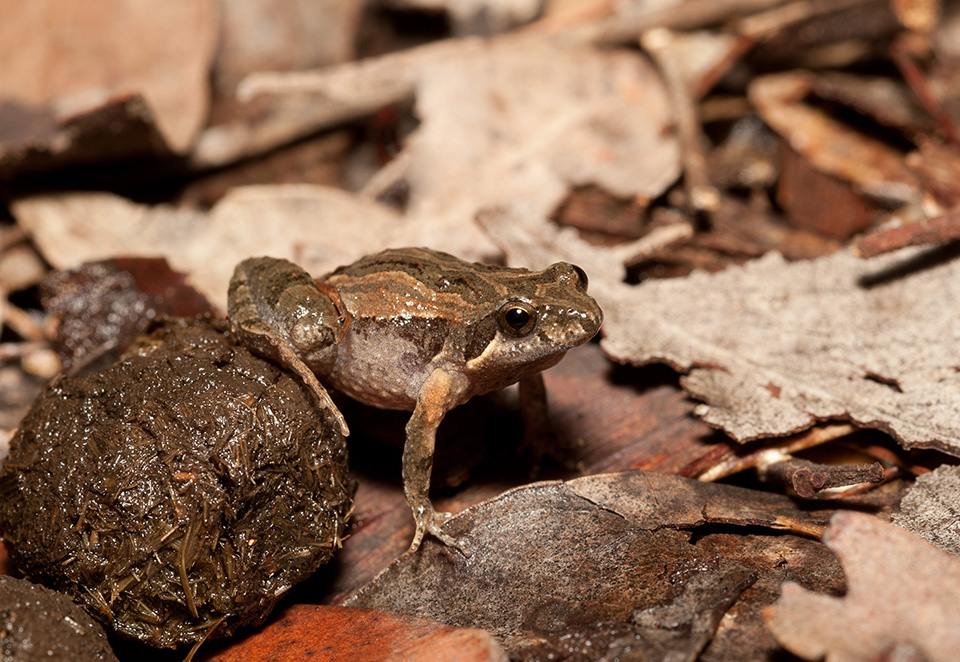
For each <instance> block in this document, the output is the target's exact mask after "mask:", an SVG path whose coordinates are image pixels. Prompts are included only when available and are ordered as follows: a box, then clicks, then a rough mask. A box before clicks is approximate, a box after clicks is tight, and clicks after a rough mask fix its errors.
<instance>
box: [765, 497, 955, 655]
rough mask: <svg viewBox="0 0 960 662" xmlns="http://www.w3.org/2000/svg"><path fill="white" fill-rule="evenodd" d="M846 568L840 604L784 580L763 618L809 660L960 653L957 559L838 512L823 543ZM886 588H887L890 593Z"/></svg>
mask: <svg viewBox="0 0 960 662" xmlns="http://www.w3.org/2000/svg"><path fill="white" fill-rule="evenodd" d="M824 542H825V543H826V545H827V546H828V547H829V548H830V549H832V550H833V551H834V552H835V553H836V554H837V556H838V557H839V558H840V561H841V563H843V569H844V572H845V573H846V575H847V594H846V595H845V596H844V597H842V598H835V597H830V596H827V595H823V594H819V593H813V592H811V591H807V590H805V589H803V588H801V587H799V586H798V585H796V584H794V583H792V582H787V583H785V584H784V585H783V589H782V590H783V594H782V597H781V598H780V600H778V601H777V603H776V604H775V605H773V606H772V607H769V608H768V609H767V610H765V612H764V616H765V618H766V619H767V623H768V625H769V626H770V629H771V630H772V631H773V634H774V636H775V637H776V638H777V640H778V641H779V642H780V643H781V644H783V645H784V646H786V647H787V648H788V649H789V650H790V651H791V652H793V653H795V654H797V655H799V656H800V657H802V658H804V659H806V660H822V659H826V660H827V662H875V661H876V660H900V659H903V660H907V659H909V660H919V659H922V660H926V661H927V662H952V661H953V660H956V658H957V651H958V650H960V629H958V628H957V623H960V581H958V579H957V578H958V577H960V560H958V559H956V558H955V557H953V556H951V555H949V554H946V553H944V552H942V551H940V550H939V549H937V548H936V547H934V546H933V545H931V544H930V543H928V542H926V541H925V540H923V539H921V538H918V537H917V536H915V535H914V534H912V533H910V532H909V531H905V530H903V529H901V528H899V527H897V526H894V525H892V524H888V523H885V522H882V521H880V520H879V519H877V518H875V517H872V516H870V515H865V514H862V513H855V512H841V513H838V514H837V515H835V516H834V517H833V520H832V522H831V525H830V529H829V530H828V531H827V534H826V536H825V537H824ZM888 587H889V590H888Z"/></svg>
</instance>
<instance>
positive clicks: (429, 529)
mask: <svg viewBox="0 0 960 662" xmlns="http://www.w3.org/2000/svg"><path fill="white" fill-rule="evenodd" d="M451 517H453V514H451V513H438V512H434V513H432V515H431V516H430V517H424V518H423V519H421V520H419V521H417V530H416V533H414V535H413V542H411V543H410V551H411V552H415V551H417V550H418V549H419V548H420V544H421V543H422V542H423V536H424V535H425V534H427V533H429V534H430V535H432V536H433V537H434V538H436V539H437V540H439V541H440V542H442V543H443V544H444V545H446V546H447V547H453V548H454V549H456V550H458V551H459V552H460V553H461V554H463V555H464V556H468V557H469V556H470V551H469V550H468V549H467V547H466V545H464V544H463V542H462V541H460V540H458V539H457V538H454V537H453V536H451V535H450V534H448V533H445V532H444V531H443V530H442V529H441V527H442V526H443V524H444V523H445V522H446V521H447V520H448V519H450V518H451Z"/></svg>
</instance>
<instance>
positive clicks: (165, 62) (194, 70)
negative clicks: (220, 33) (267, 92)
mask: <svg viewBox="0 0 960 662" xmlns="http://www.w3.org/2000/svg"><path fill="white" fill-rule="evenodd" d="M0 14H2V15H3V17H4V18H3V21H0V61H2V62H3V67H0V101H3V100H5V101H13V102H18V103H20V104H24V105H28V106H34V107H37V106H47V107H50V108H51V109H52V110H53V112H54V114H55V115H57V116H58V117H60V118H65V117H68V116H71V115H78V114H83V113H84V112H86V111H87V110H88V109H91V108H93V109H95V108H97V107H99V106H101V105H102V104H103V102H104V101H105V100H107V99H109V98H111V97H122V96H129V95H131V94H136V93H140V94H142V95H143V97H144V99H145V100H146V102H147V105H148V107H149V108H150V110H151V111H152V113H153V118H154V120H155V122H156V124H157V127H158V128H159V129H160V131H161V133H162V134H163V136H164V137H165V139H166V142H167V144H168V145H169V147H170V148H171V149H172V150H174V151H175V152H185V151H186V150H187V149H188V148H189V147H190V145H191V144H192V143H193V141H194V139H195V137H196V135H197V133H198V132H199V130H200V128H201V126H202V125H203V123H204V121H205V119H206V113H207V107H208V103H209V98H208V97H209V90H208V81H207V79H208V76H209V70H210V62H211V59H212V57H213V51H214V46H215V43H216V39H217V28H218V26H217V4H216V2H215V1H214V0H179V1H176V2H164V3H161V4H158V5H154V4H144V3H142V2H138V1H137V0H113V1H112V2H108V3H86V2H72V1H71V0H37V1H36V2H29V3H23V2H17V0H0ZM134 36H135V37H134Z"/></svg>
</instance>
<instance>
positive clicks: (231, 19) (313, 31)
mask: <svg viewBox="0 0 960 662" xmlns="http://www.w3.org/2000/svg"><path fill="white" fill-rule="evenodd" d="M219 5H220V22H221V29H220V43H219V45H218V48H217V57H216V62H215V63H214V71H215V74H216V83H217V87H218V88H219V89H221V90H223V91H224V92H225V93H227V94H231V95H232V94H233V93H234V88H235V86H236V84H237V83H238V82H239V81H240V80H241V79H242V78H243V77H244V76H246V75H248V74H250V73H253V72H254V71H298V70H302V69H312V68H315V67H322V66H327V65H331V64H338V63H340V62H345V61H347V60H349V59H351V58H352V57H353V53H354V51H355V46H356V41H357V27H358V24H359V22H360V14H361V12H362V11H363V8H364V3H363V2H357V1H356V0H244V2H233V1H231V0H220V2H219Z"/></svg>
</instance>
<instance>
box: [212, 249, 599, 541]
mask: <svg viewBox="0 0 960 662" xmlns="http://www.w3.org/2000/svg"><path fill="white" fill-rule="evenodd" d="M229 313H230V327H231V329H232V332H233V334H234V335H235V336H236V338H237V340H238V342H241V343H243V344H245V345H247V346H248V347H249V348H250V349H251V350H253V351H254V352H256V353H258V354H261V355H263V356H265V357H267V358H269V359H272V360H274V361H277V362H279V363H280V364H281V365H283V366H285V367H287V368H289V369H291V370H293V371H295V372H296V373H297V374H298V375H300V377H301V378H302V379H303V380H304V382H305V383H306V384H307V385H308V386H309V387H310V389H312V391H313V392H314V394H315V395H316V397H317V399H318V400H319V401H320V403H321V404H322V405H324V406H327V407H330V408H332V410H333V411H335V412H336V415H337V417H338V421H339V423H340V425H341V427H342V429H343V432H344V434H347V425H346V423H345V422H344V420H343V417H342V415H341V414H340V412H339V411H338V410H337V409H336V407H335V406H334V405H333V403H332V402H331V400H330V396H329V395H328V394H327V391H326V389H325V388H324V386H323V385H322V384H321V383H320V381H319V380H318V379H317V377H318V376H319V377H320V379H321V380H323V382H324V383H325V384H326V385H327V386H330V387H332V388H335V389H338V390H340V391H342V392H343V393H346V394H347V395H349V396H350V397H352V398H354V399H356V400H359V401H360V402H363V403H365V404H368V405H372V406H374V407H380V408H384V409H401V410H407V411H412V412H413V414H412V415H411V417H410V421H409V422H408V423H407V427H406V443H405V444H404V449H403V487H404V493H405V495H406V498H407V503H408V504H409V505H410V508H411V510H412V511H413V518H414V521H415V522H416V527H417V529H416V533H415V534H414V537H413V543H412V544H411V546H410V549H411V551H413V550H416V549H417V548H418V547H419V546H420V542H421V540H422V539H423V535H424V533H431V534H433V535H434V536H436V537H437V538H439V539H440V540H441V541H443V542H444V543H446V544H448V545H453V546H456V547H458V548H459V545H457V541H456V540H455V539H454V538H452V537H451V536H449V535H448V534H446V533H444V532H443V531H442V530H441V526H442V524H443V522H444V521H446V519H447V518H448V517H450V515H449V514H447V513H440V512H437V511H436V510H434V507H433V504H432V503H431V502H430V499H429V496H428V490H429V486H430V472H431V470H432V467H433V450H434V440H435V437H436V431H437V427H438V426H439V425H440V422H441V421H442V420H443V417H444V416H445V415H446V413H447V412H448V411H450V410H451V409H453V408H454V407H456V406H457V405H460V404H463V403H464V402H466V401H467V400H469V399H470V398H472V397H473V396H475V395H480V394H483V393H489V392H490V391H494V390H497V389H501V388H504V387H506V386H508V385H510V384H513V383H516V382H518V381H519V382H520V388H521V394H522V395H521V400H523V393H524V391H526V392H528V393H533V394H538V393H539V394H540V396H539V397H540V398H543V378H542V377H541V375H540V371H541V370H544V369H545V368H549V367H550V366H552V365H554V364H556V363H557V362H558V361H559V360H560V359H561V358H563V355H564V354H565V353H566V351H567V350H568V349H570V348H572V347H575V346H577V345H580V344H582V343H585V342H587V341H588V340H590V338H592V337H593V336H594V335H595V334H596V333H597V331H598V330H599V328H600V324H601V321H602V320H603V314H602V312H601V311H600V307H599V306H598V305H597V302H596V301H594V300H593V298H592V297H590V296H589V295H588V294H587V276H586V274H585V273H584V272H583V270H582V269H580V268H579V267H577V266H574V265H571V264H567V263H565V262H558V263H556V264H554V265H552V266H550V267H549V268H547V269H545V270H543V271H529V270H527V269H513V268H506V267H497V266H491V265H485V264H479V263H469V262H464V261H463V260H460V259H459V258H456V257H453V256H452V255H447V254H446V253H440V252H437V251H433V250H429V249H426V248H399V249H390V250H385V251H383V252H381V253H378V254H376V255H371V256H368V257H364V258H361V259H360V260H358V261H356V262H354V263H353V264H351V265H349V266H346V267H340V268H339V269H337V270H335V271H333V272H332V273H330V274H327V275H326V276H324V277H323V278H321V279H320V280H319V281H314V280H313V279H312V278H311V277H310V276H309V275H308V274H307V273H306V272H304V271H303V270H302V269H300V268H299V267H297V266H296V265H294V264H292V263H291V262H288V261H286V260H281V259H275V258H268V257H260V258H250V259H247V260H245V261H243V262H241V263H240V264H239V265H238V266H237V268H236V271H235V272H234V275H233V279H232V281H231V283H230V292H229Z"/></svg>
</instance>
